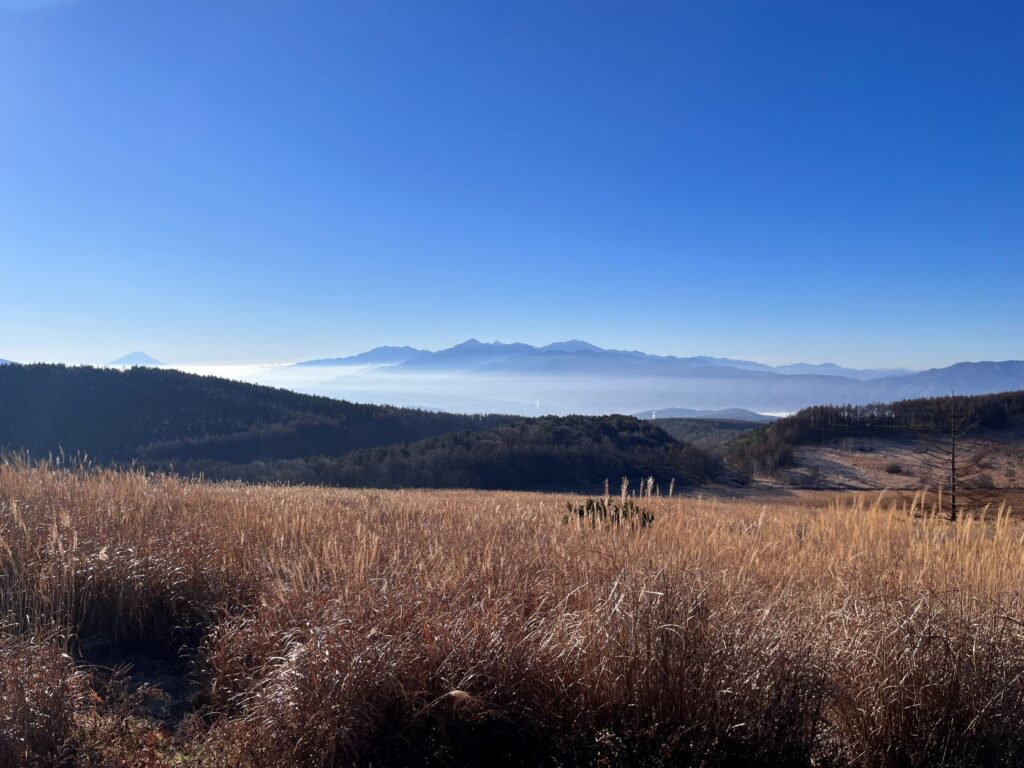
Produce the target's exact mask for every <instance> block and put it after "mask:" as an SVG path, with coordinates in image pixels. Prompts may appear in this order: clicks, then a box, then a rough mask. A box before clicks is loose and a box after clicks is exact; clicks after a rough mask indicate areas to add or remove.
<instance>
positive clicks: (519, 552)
mask: <svg viewBox="0 0 1024 768" xmlns="http://www.w3.org/2000/svg"><path fill="white" fill-rule="evenodd" d="M568 501H571V499H569V498H568V497H565V496H553V495H531V494H516V493H478V492H467V491H458V492H456V491H452V492H445V491H388V492H385V491H372V490H324V489H315V488H269V487H265V488H255V487H247V486H239V485H215V484H203V483H197V482H187V481H181V480H177V479H171V478H165V477H145V476H143V475H141V474H133V473H118V472H109V471H94V472H80V471H68V470H61V469H52V468H50V469H47V468H31V467H27V466H24V465H15V464H10V463H9V464H5V465H3V466H0V612H2V615H4V616H6V619H5V620H4V621H5V623H4V629H3V630H2V633H0V679H2V680H3V683H2V684H0V685H2V688H0V690H2V691H3V693H4V696H3V697H2V699H0V765H22V764H25V765H31V764H32V762H31V760H35V761H36V764H39V765H45V764H59V763H60V761H64V763H65V764H69V765H73V764H76V763H77V764H83V765H101V764H119V765H120V764H124V765H133V764H138V765H182V764H186V765H197V766H200V765H209V766H214V765H219V766H288V765H295V766H346V765H384V766H388V765H409V764H421V765H422V764H434V765H543V764H548V765H619V764H630V765H650V766H657V765H680V764H683V765H686V764H699V765H758V764H760V765H800V764H803V765H872V766H874V765H877V766H889V765H892V766H917V765H920V766H924V765H929V766H930V765H974V764H979V763H980V764H991V765H999V764H1014V763H1017V762H1019V761H1021V760H1022V759H1024V623H1022V622H1024V610H1022V606H1024V602H1022V600H1024V598H1022V596H1024V592H1022V587H1024V526H1022V525H1021V524H1020V523H1018V522H1017V521H1016V520H1015V519H1014V518H1013V517H1012V516H1011V515H1009V514H1007V510H1005V509H1004V510H1001V511H1000V510H992V511H991V512H990V514H989V516H988V518H987V519H965V520H963V521H960V522H958V523H956V524H950V523H948V522H945V521H943V520H940V519H936V518H933V517H930V516H928V515H923V514H921V509H922V508H927V507H928V506H929V502H927V501H922V500H921V499H918V500H915V501H913V502H911V501H908V500H905V499H898V498H893V499H891V500H889V499H886V498H885V497H882V498H880V499H879V498H870V499H868V498H859V497H846V498H840V499H837V500H834V501H831V502H829V503H825V502H821V503H817V502H806V501H804V500H800V499H796V500H794V501H792V502H790V501H786V500H783V501H773V502H771V503H767V504H766V503H763V502H762V501H743V500H715V499H706V500H704V499H692V498H678V497H676V498H667V497H662V498H657V497H653V498H650V499H644V500H643V505H644V507H645V508H648V509H650V510H651V511H652V512H653V513H654V524H653V525H650V526H648V527H643V528H641V527H636V528H633V527H630V526H623V525H617V526H616V525H595V526H593V527H591V525H590V524H589V522H588V524H587V525H579V524H577V523H576V522H575V521H574V520H572V519H571V518H570V519H568V520H566V515H565V509H566V503H567V502H568ZM97 644H104V645H105V646H106V647H110V648H115V649H121V650H122V651H123V652H124V653H126V654H127V653H132V654H139V653H145V654H151V655H161V654H162V655H165V656H166V655H170V656H175V657H177V656H179V655H182V656H183V658H185V659H186V660H187V661H188V662H189V664H190V665H191V667H190V668H191V670H192V675H193V676H194V678H195V680H196V682H197V685H198V687H199V695H198V696H197V697H196V699H195V701H194V702H193V703H192V707H193V710H194V711H193V714H192V716H190V717H189V718H186V720H185V721H184V722H183V723H181V724H180V725H178V726H177V727H176V728H175V729H173V730H172V729H171V728H170V727H169V726H167V725H166V724H162V723H160V722H158V721H156V720H154V719H153V717H152V715H151V714H147V712H146V711H145V710H144V708H135V709H133V708H131V707H127V706H124V705H123V704H118V705H115V704H114V703H113V702H112V701H110V697H108V696H106V695H105V694H104V693H103V691H101V690H100V689H99V687H98V683H97V682H96V676H95V671H94V670H92V669H91V668H90V667H89V666H88V665H87V664H85V663H82V662H81V661H79V663H73V662H72V658H74V659H78V660H82V659H86V660H88V658H89V653H90V651H89V649H90V648H91V647H95V646H96V645H97ZM56 702H59V706H58V705H57V704H56ZM40 724H42V726H40ZM5 760H6V762H4V761H5ZM117 760H120V761H122V762H116V761H117ZM47 761H49V762H47ZM104 761H106V762H104Z"/></svg>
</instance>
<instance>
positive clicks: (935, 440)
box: [922, 396, 980, 521]
mask: <svg viewBox="0 0 1024 768" xmlns="http://www.w3.org/2000/svg"><path fill="white" fill-rule="evenodd" d="M978 421H979V419H978V415H977V413H976V412H975V409H974V408H972V406H971V402H970V400H969V399H968V398H966V397H956V396H950V397H949V399H948V400H946V401H944V402H943V403H942V404H941V406H940V408H939V416H938V418H937V420H936V422H935V423H934V424H932V425H930V426H929V427H928V428H926V429H924V430H923V431H924V434H925V442H924V448H923V450H922V455H923V457H924V463H925V466H926V467H927V469H928V478H929V483H930V485H931V486H932V488H933V489H934V490H935V491H937V492H938V494H939V497H940V499H941V500H942V506H943V508H944V511H945V513H946V515H947V517H948V518H949V519H950V520H951V521H956V519H957V517H958V516H959V515H960V514H962V513H963V512H964V510H965V509H969V508H973V507H974V506H975V505H976V502H977V499H978V493H977V491H978V490H980V489H979V488H977V483H975V482H974V481H975V480H976V478H977V477H978V475H979V473H980V468H979V467H978V466H977V462H976V461H974V460H973V452H974V450H975V448H976V445H975V443H974V441H972V440H971V439H970V438H969V433H970V432H971V430H973V429H974V428H975V427H976V426H977V425H978Z"/></svg>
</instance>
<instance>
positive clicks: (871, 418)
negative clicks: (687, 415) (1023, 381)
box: [727, 391, 1024, 472]
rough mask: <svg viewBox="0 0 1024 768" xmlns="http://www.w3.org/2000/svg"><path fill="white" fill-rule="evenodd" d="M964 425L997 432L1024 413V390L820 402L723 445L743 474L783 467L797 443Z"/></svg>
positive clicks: (935, 430) (964, 426)
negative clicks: (881, 400) (851, 402)
mask: <svg viewBox="0 0 1024 768" xmlns="http://www.w3.org/2000/svg"><path fill="white" fill-rule="evenodd" d="M953 414H956V415H957V420H958V422H960V428H963V429H967V430H970V429H989V430H999V429H1000V428H1001V427H1003V426H1005V425H1007V424H1009V423H1010V422H1011V419H1013V417H1017V416H1020V415H1021V414H1024V391H1016V392H1000V393H998V394H993V395H971V396H949V397H928V398H917V399H914V400H900V401H897V402H894V403H878V404H874V405H844V406H834V405H818V406H813V407H811V408H804V409H803V410H802V411H798V412H797V413H795V414H793V415H792V416H787V417H786V418H783V419H779V420H778V421H776V422H774V423H772V424H769V425H767V426H765V427H761V428H759V429H756V430H753V431H751V432H748V433H747V434H745V435H743V436H742V437H740V438H738V439H737V440H735V441H733V442H732V443H731V444H730V445H729V446H728V447H727V453H728V455H729V460H730V463H732V464H733V466H735V467H736V468H738V469H741V470H743V471H745V472H757V471H763V470H773V469H775V468H777V467H783V466H786V465H787V464H788V463H789V461H790V459H791V457H792V453H793V449H794V448H795V447H796V446H798V445H808V444H814V443H820V442H822V441H823V440H826V439H828V438H831V437H835V436H838V435H859V436H874V437H878V436H886V435H894V434H897V433H900V432H907V431H913V432H918V433H927V432H939V433H941V432H948V431H949V429H950V418H951V415H953Z"/></svg>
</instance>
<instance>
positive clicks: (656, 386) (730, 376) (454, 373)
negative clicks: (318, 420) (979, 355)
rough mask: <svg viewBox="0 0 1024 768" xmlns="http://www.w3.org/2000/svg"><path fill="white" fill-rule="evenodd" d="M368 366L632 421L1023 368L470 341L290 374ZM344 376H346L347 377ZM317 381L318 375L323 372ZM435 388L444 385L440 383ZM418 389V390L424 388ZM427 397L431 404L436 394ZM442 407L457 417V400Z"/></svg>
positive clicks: (931, 384)
mask: <svg viewBox="0 0 1024 768" xmlns="http://www.w3.org/2000/svg"><path fill="white" fill-rule="evenodd" d="M318 366H319V367H322V368H325V369H334V370H335V371H337V373H330V374H327V376H328V377H330V378H331V379H332V380H334V381H337V380H339V379H338V378H337V377H338V376H340V375H341V374H342V371H341V370H339V369H343V368H344V367H346V366H348V367H352V366H369V367H370V369H371V370H372V372H373V377H374V381H375V382H377V383H379V384H380V386H386V388H387V389H388V391H390V392H395V391H398V390H399V389H400V388H401V386H402V378H401V377H403V376H407V377H414V376H417V375H421V374H422V375H429V377H430V378H424V377H423V376H420V377H419V378H416V379H412V378H410V379H408V381H410V382H415V386H416V391H421V390H423V389H424V387H426V386H427V384H429V383H430V382H433V381H438V380H439V379H438V376H437V375H438V374H444V375H446V376H447V377H448V378H447V381H448V382H449V383H448V384H447V385H445V386H446V387H447V389H446V390H445V392H455V391H458V393H459V396H460V397H461V396H462V395H465V396H466V397H472V398H473V399H474V401H475V402H476V401H479V400H480V399H482V398H484V397H486V396H491V397H493V398H495V399H494V402H498V400H497V397H498V396H499V395H500V397H501V401H500V402H501V403H502V406H500V407H502V408H507V407H509V404H512V403H518V405H515V406H513V407H514V408H516V409H517V410H518V412H523V413H526V412H530V411H531V410H532V407H533V406H535V407H536V409H537V411H539V412H550V413H571V412H578V413H609V412H618V413H636V412H638V411H644V410H656V411H658V414H659V416H660V415H662V414H668V413H669V411H667V410H666V409H671V408H684V409H693V410H698V411H705V410H712V411H717V410H721V409H729V408H740V409H744V410H748V411H754V412H758V413H764V412H769V413H787V412H792V411H796V410H798V409H800V408H803V407H806V406H808V405H815V404H830V403H832V404H842V403H851V404H864V403H872V402H889V401H892V400H900V399H909V398H916V397H930V396H939V395H948V394H950V393H951V392H954V393H957V394H964V395H973V394H986V393H992V392H1001V391H1007V390H1014V389H1022V388H1024V362H1022V361H1015V360H1009V361H1003V362H964V363H957V364H955V365H951V366H949V367H947V368H937V369H932V370H927V371H911V370H905V369H855V368H847V367H843V366H839V365H835V364H832V363H825V364H821V365H812V364H808V363H795V364H791V365H781V366H770V365H766V364H763V363H758V362H754V361H751V360H737V359H730V358H722V357H709V356H695V357H677V356H674V355H653V354H647V353H644V352H639V351H635V350H617V349H602V348H601V347H598V346H596V345H594V344H591V343H589V342H586V341H581V340H579V339H573V340H570V341H561V342H555V343H553V344H548V345H546V346H541V347H537V346H532V345H530V344H522V343H501V342H491V343H485V342H481V341H478V340H476V339H469V340H468V341H465V342H463V343H461V344H457V345H456V346H454V347H449V348H447V349H442V350H439V351H436V352H432V351H429V350H423V349H416V348H414V347H378V348H376V349H372V350H370V351H368V352H364V353H362V354H359V355H353V356H351V357H341V358H330V359H324V360H310V361H307V362H304V363H300V364H298V367H299V368H304V369H307V370H308V369H310V368H315V367H318ZM350 370H351V368H350ZM325 373H326V371H325ZM440 380H444V379H443V378H442V379H440ZM423 382H427V384H424V383H423ZM431 386H435V389H433V390H431V391H430V392H429V395H430V396H431V397H432V398H433V399H434V400H437V399H438V398H439V395H438V392H439V391H440V390H439V388H440V387H441V385H431ZM445 402H446V403H455V404H454V405H446V406H445V407H448V408H451V409H458V404H457V403H458V400H457V399H455V398H454V397H453V398H449V399H448V400H445Z"/></svg>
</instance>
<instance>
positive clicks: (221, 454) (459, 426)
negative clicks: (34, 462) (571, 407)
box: [0, 365, 720, 490]
mask: <svg viewBox="0 0 1024 768" xmlns="http://www.w3.org/2000/svg"><path fill="white" fill-rule="evenodd" d="M0 450H8V451H14V450H23V451H28V452H29V453H30V454H32V455H33V456H35V457H40V458H41V457H45V456H47V455H49V454H56V453H57V452H59V451H63V452H64V453H65V454H72V455H81V454H87V455H88V456H89V457H91V458H92V459H93V460H95V461H97V462H101V463H127V462H139V463H141V464H142V465H144V466H148V467H151V468H155V469H173V470H176V471H181V472H185V473H189V474H199V473H203V474H206V475H208V476H210V477H215V478H223V479H236V478H237V479H242V480H247V481H252V482H291V483H321V484H329V485H354V486H379V487H413V486H419V487H472V488H507V489H552V490H553V489H580V488H584V487H585V488H588V489H589V488H596V487H598V486H600V485H601V484H602V483H603V482H604V480H605V479H609V480H610V481H612V483H617V482H618V481H619V478H621V477H623V476H627V477H631V478H634V479H636V480H639V479H640V478H641V477H649V476H654V477H655V478H656V479H657V480H660V481H663V482H664V483H668V482H669V481H670V480H671V479H672V478H675V479H676V481H677V483H680V484H682V483H698V482H704V481H707V480H710V479H712V478H714V477H715V476H716V475H717V472H718V468H719V466H720V464H719V462H718V461H717V460H715V459H712V458H711V457H709V456H708V455H707V454H705V453H704V452H703V451H701V450H700V449H698V448H695V447H693V446H690V445H687V444H685V443H682V442H680V441H677V440H675V439H673V438H672V437H671V436H670V435H668V434H667V433H666V432H665V431H663V430H662V429H660V428H659V427H657V426H656V425H654V424H651V423H646V422H643V421H640V420H639V419H635V418H633V417H628V416H600V417H597V416H594V417H544V418H536V419H524V418H519V417H511V416H466V415H456V414H449V413H435V412H430V411H421V410H415V409H409V408H394V407H389V406H376V405H359V404H355V403H349V402H345V401H340V400H333V399H331V398H326V397H315V396H311V395H302V394H297V393H295V392H290V391H287V390H280V389H273V388H270V387H263V386H258V385H255V384H243V383H239V382H234V381H229V380H226V379H219V378H216V377H212V376H196V375H193V374H186V373H181V372H178V371H174V370H161V369H153V368H132V369H129V370H124V371H119V370H111V369H102V368H90V367H66V366H60V365H28V366H23V365H10V366H3V368H0Z"/></svg>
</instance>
